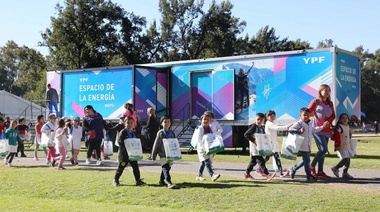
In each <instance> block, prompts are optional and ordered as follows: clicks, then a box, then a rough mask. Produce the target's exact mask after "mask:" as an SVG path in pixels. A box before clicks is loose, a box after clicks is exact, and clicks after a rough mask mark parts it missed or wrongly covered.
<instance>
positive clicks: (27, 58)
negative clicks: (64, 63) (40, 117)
mask: <svg viewBox="0 0 380 212" xmlns="http://www.w3.org/2000/svg"><path fill="white" fill-rule="evenodd" d="M45 70H46V61H45V59H44V57H43V56H42V54H40V53H39V52H37V51H36V50H34V49H30V48H28V47H26V46H23V47H19V46H18V45H17V44H16V43H15V42H14V41H8V42H7V44H6V46H5V47H2V48H1V51H0V75H1V79H3V80H2V81H1V84H0V86H1V88H0V89H4V90H6V91H8V92H10V93H13V94H15V95H17V96H21V97H23V98H25V99H28V100H37V99H42V98H43V94H44V91H45V83H46V77H45V75H46V73H45V72H46V71H45Z"/></svg>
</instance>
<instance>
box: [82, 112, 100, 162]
mask: <svg viewBox="0 0 380 212" xmlns="http://www.w3.org/2000/svg"><path fill="white" fill-rule="evenodd" d="M84 112H85V114H86V116H85V117H84V118H83V130H84V131H86V132H87V134H88V149H87V159H86V164H90V158H91V155H92V152H93V151H94V150H95V154H96V159H97V162H96V164H97V165H102V160H101V158H100V146H101V144H102V141H103V138H104V133H103V130H104V129H105V121H104V120H103V117H102V115H100V113H98V112H96V111H95V110H94V108H93V107H92V106H91V105H87V106H86V107H85V108H84Z"/></svg>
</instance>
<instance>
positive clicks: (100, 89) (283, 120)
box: [55, 47, 360, 147]
mask: <svg viewBox="0 0 380 212" xmlns="http://www.w3.org/2000/svg"><path fill="white" fill-rule="evenodd" d="M359 65H360V64H359V59H358V57H357V56H355V55H353V54H352V53H350V52H347V51H344V50H342V49H338V48H335V47H333V48H326V49H315V50H306V51H290V52H280V53H268V54H257V55H245V56H233V57H223V58H212V59H204V60H188V61H177V62H166V63H153V64H138V65H135V66H127V67H116V68H108V69H105V68H103V69H95V70H85V71H84V70H75V71H63V72H61V75H62V76H61V78H62V80H61V81H62V82H61V84H62V88H61V94H62V95H61V96H62V97H61V99H62V105H61V107H62V115H64V116H81V115H83V114H82V113H83V107H84V106H85V105H87V104H92V105H93V106H94V108H95V109H96V110H97V111H99V112H100V113H102V114H103V116H104V117H106V118H109V119H116V118H118V117H120V115H121V113H122V111H123V110H124V108H123V105H124V103H125V102H131V103H134V104H135V109H136V112H137V114H138V116H139V117H140V118H142V119H144V118H146V117H147V115H146V109H147V108H148V107H153V108H154V109H156V110H157V111H158V116H159V117H160V116H162V115H164V114H168V115H170V116H171V117H172V118H173V119H174V121H179V122H181V121H188V120H192V119H197V118H199V117H200V116H201V115H202V114H203V112H204V111H205V110H211V111H212V112H214V114H215V118H216V119H217V120H218V121H219V122H220V123H221V125H222V126H223V128H224V131H223V134H222V136H223V138H224V142H225V145H226V146H227V147H232V146H239V145H241V140H245V139H244V138H243V137H242V134H243V133H244V130H245V129H246V128H247V126H248V124H250V123H252V122H253V121H254V118H255V115H256V113H258V112H262V113H265V112H266V111H268V110H275V111H276V114H277V122H278V124H289V123H292V122H294V121H295V120H297V119H298V117H299V109H300V108H302V107H307V106H308V104H309V103H310V101H311V100H312V99H313V98H315V97H317V95H318V89H319V86H320V85H321V84H328V85H329V86H330V87H331V89H332V93H331V96H332V100H333V103H334V105H335V107H336V113H337V114H340V113H343V112H345V113H348V114H349V115H351V116H356V117H360V67H359ZM55 81H56V79H55Z"/></svg>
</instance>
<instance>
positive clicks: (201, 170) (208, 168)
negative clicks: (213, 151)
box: [198, 159, 214, 176]
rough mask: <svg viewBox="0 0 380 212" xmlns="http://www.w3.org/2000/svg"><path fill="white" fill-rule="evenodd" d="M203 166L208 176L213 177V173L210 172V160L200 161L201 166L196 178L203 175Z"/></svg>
mask: <svg viewBox="0 0 380 212" xmlns="http://www.w3.org/2000/svg"><path fill="white" fill-rule="evenodd" d="M205 166H206V168H207V172H208V173H209V174H210V176H212V175H214V171H213V170H212V166H211V162H210V159H207V160H204V161H201V164H200V165H199V170H198V176H202V175H203V170H204V169H205Z"/></svg>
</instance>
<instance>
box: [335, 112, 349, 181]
mask: <svg viewBox="0 0 380 212" xmlns="http://www.w3.org/2000/svg"><path fill="white" fill-rule="evenodd" d="M348 120H349V118H348V115H347V114H346V113H342V114H341V115H340V116H339V120H338V124H337V126H336V127H337V129H336V130H337V131H338V132H339V134H340V145H338V146H337V151H339V154H340V156H341V158H342V160H341V161H340V162H339V163H338V164H337V165H336V166H334V167H332V168H331V171H332V172H333V173H334V175H335V176H336V177H339V168H341V167H343V166H344V169H343V175H342V178H344V179H354V178H353V177H352V176H351V175H350V174H348V168H349V167H350V162H351V158H352V157H354V156H355V151H354V150H352V149H351V146H350V140H351V131H350V127H349V126H348Z"/></svg>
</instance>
